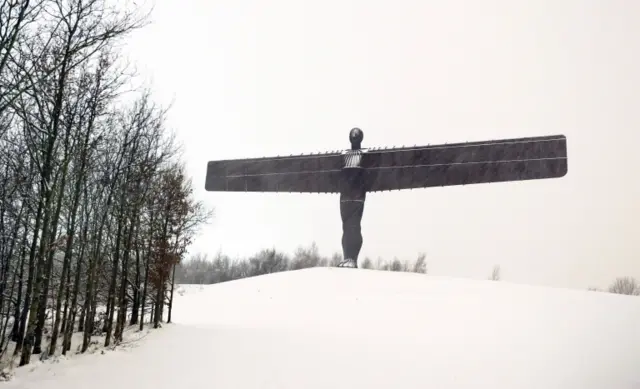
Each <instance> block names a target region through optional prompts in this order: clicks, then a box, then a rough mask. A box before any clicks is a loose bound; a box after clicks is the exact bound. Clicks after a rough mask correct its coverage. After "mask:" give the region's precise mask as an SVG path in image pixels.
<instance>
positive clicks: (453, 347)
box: [6, 268, 640, 389]
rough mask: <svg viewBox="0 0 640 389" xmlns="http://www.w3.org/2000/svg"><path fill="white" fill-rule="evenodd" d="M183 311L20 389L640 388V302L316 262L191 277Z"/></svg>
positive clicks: (20, 380) (23, 382)
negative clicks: (208, 279) (146, 335)
mask: <svg viewBox="0 0 640 389" xmlns="http://www.w3.org/2000/svg"><path fill="white" fill-rule="evenodd" d="M173 320H174V323H175V324H173V325H169V326H165V327H164V329H163V330H161V331H157V332H155V333H154V334H153V335H152V336H151V337H150V339H148V341H146V342H144V344H141V345H140V346H139V347H137V348H133V349H130V350H127V351H126V352H114V353H108V354H107V355H105V356H90V357H87V358H78V360H79V361H81V362H77V363H76V362H75V361H74V364H73V365H72V366H64V365H67V364H68V363H63V364H59V365H52V366H50V367H48V368H47V369H46V370H45V371H43V372H38V374H35V373H33V374H31V375H26V374H22V375H20V376H19V377H17V378H16V379H15V380H14V381H13V382H10V383H8V384H6V386H13V387H25V388H27V387H33V388H40V387H42V388H44V387H46V388H58V387H59V388H60V389H63V388H64V389H73V388H88V387H94V388H109V389H112V388H120V389H125V388H138V389H139V388H154V389H163V388H173V389H175V388H176V387H180V388H211V389H217V388H221V389H230V388H239V389H249V388H295V389H301V388H306V389H309V388H351V389H352V388H420V389H423V388H493V389H500V388H505V389H506V388H509V389H514V388H518V389H525V388H545V389H553V388H562V389H571V388H575V389H589V388H602V389H613V388H616V389H619V388H629V389H631V388H640V298H638V297H631V296H622V295H613V294H608V293H599V292H588V291H579V290H569V289H559V288H546V287H535V286H527V285H514V284H509V283H506V282H502V281H500V282H494V281H473V280H461V279H450V278H443V277H433V276H425V275H422V274H411V273H391V272H382V271H373V270H363V269H358V270H354V269H337V268H316V269H307V270H300V271H294V272H285V273H277V274H271V275H267V276H260V277H254V278H247V279H243V280H238V281H233V282H228V283H223V284H217V285H211V286H194V285H185V286H181V287H179V290H178V293H177V294H176V302H175V308H174V313H173ZM80 363H81V364H82V366H81V367H80V365H79V364H80ZM45 380H46V382H45ZM45 385H46V386H45Z"/></svg>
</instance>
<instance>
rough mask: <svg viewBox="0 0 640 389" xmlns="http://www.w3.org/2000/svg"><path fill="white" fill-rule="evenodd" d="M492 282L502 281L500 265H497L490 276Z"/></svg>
mask: <svg viewBox="0 0 640 389" xmlns="http://www.w3.org/2000/svg"><path fill="white" fill-rule="evenodd" d="M489 280H491V281H500V265H495V266H494V267H493V270H492V271H491V275H490V276H489Z"/></svg>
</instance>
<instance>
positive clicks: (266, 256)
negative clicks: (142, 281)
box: [175, 244, 640, 296]
mask: <svg viewBox="0 0 640 389" xmlns="http://www.w3.org/2000/svg"><path fill="white" fill-rule="evenodd" d="M426 258H427V257H426V255H425V254H424V253H421V254H419V255H418V257H417V258H416V259H414V260H400V259H398V258H394V259H393V260H391V261H388V260H384V259H382V258H378V259H376V260H375V261H373V260H371V258H368V257H365V258H362V259H360V260H359V261H358V267H360V268H364V269H375V270H386V271H396V272H411V273H422V274H426V273H427V260H426ZM341 261H342V255H341V254H340V253H335V254H333V255H332V256H331V257H327V256H323V255H320V253H319V251H318V247H317V246H316V245H315V244H311V245H310V246H309V247H300V248H298V249H297V250H296V251H295V252H294V254H293V255H288V254H286V253H284V252H281V251H278V250H276V249H265V250H262V251H260V252H258V253H256V254H254V255H252V256H250V257H248V258H231V257H229V256H227V255H224V254H222V253H218V254H217V255H216V256H215V257H213V258H210V257H208V256H207V255H206V254H196V255H194V256H192V257H190V258H189V259H186V260H184V261H183V262H181V263H180V264H178V265H177V266H176V272H175V282H176V283H177V284H203V285H207V284H217V283H219V282H226V281H233V280H238V279H241V278H246V277H254V276H260V275H264V274H269V273H277V272H282V271H288V270H299V269H307V268H312V267H335V266H338V264H339V263H340V262H341ZM487 279H489V280H492V281H500V280H501V279H502V276H501V269H500V265H495V266H494V267H493V269H492V271H491V273H490V275H489V277H487ZM588 290H590V291H597V292H609V293H616V294H626V295H632V296H640V282H639V281H638V280H637V279H635V278H633V277H618V278H616V279H615V280H614V281H613V282H612V283H611V284H610V285H609V287H607V288H606V289H600V288H595V287H590V288H588Z"/></svg>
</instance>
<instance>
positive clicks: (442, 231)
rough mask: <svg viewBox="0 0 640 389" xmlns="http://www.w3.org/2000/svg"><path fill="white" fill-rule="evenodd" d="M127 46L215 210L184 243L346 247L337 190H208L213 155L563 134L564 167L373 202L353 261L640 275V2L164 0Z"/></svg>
mask: <svg viewBox="0 0 640 389" xmlns="http://www.w3.org/2000/svg"><path fill="white" fill-rule="evenodd" d="M152 19H153V22H154V23H153V24H152V25H151V26H149V27H147V28H146V29H144V30H143V31H139V32H137V33H136V34H135V35H134V38H133V39H132V40H131V42H130V45H129V46H128V49H127V50H128V51H129V52H130V58H131V59H132V60H133V61H134V63H136V64H137V66H138V68H139V70H140V73H141V74H142V75H143V76H144V77H146V78H147V79H149V80H151V81H152V82H153V85H154V91H155V95H156V97H157V99H158V100H159V101H161V102H163V103H167V104H168V103H169V102H171V101H173V103H174V106H173V108H172V110H171V111H170V115H169V121H170V125H171V127H173V128H175V130H176V131H177V133H178V135H179V138H180V140H181V141H182V142H183V143H184V146H185V151H186V155H187V162H188V169H189V173H190V174H192V176H193V181H194V185H195V187H196V195H197V197H198V199H201V200H202V201H204V202H205V203H206V204H207V205H208V206H210V207H213V208H215V213H216V214H215V218H214V219H213V220H212V223H211V225H210V226H208V227H206V228H204V229H203V230H202V232H201V234H200V236H199V237H198V239H197V240H196V241H195V244H194V246H193V247H192V252H203V253H204V252H206V253H210V254H211V255H215V253H216V252H217V251H219V250H222V251H223V252H224V253H226V254H229V255H231V256H236V255H240V256H246V255H250V254H253V253H255V252H257V251H258V250H260V249H262V248H270V247H276V248H278V249H280V250H284V251H287V252H293V251H294V250H295V248H296V247H298V246H299V245H308V244H310V243H311V242H313V241H315V242H316V243H317V245H318V246H319V248H320V251H321V252H322V253H323V254H326V255H331V254H332V253H333V252H335V251H340V250H341V246H340V239H341V221H340V215H339V208H338V205H339V202H338V196H337V195H313V194H259V193H256V194H244V193H213V192H205V191H204V179H205V171H206V165H207V161H209V160H213V159H226V158H244V157H257V156H271V155H278V154H280V155H284V154H287V155H288V154H296V153H307V152H317V151H326V150H336V149H343V148H348V146H349V142H348V132H349V130H350V129H351V128H352V127H354V126H357V127H360V128H362V129H363V131H364V142H363V147H373V146H402V145H414V144H418V145H422V144H434V143H444V142H459V141H476V140H487V139H497V138H513V137H522V136H538V135H553V134H564V135H566V136H567V138H568V154H569V173H568V175H567V176H565V177H563V178H560V179H552V180H544V181H530V182H521V183H501V184H489V185H477V186H465V187H451V188H433V189H422V190H413V191H403V192H391V193H382V194H370V195H369V196H368V198H367V203H366V207H365V214H364V218H363V221H362V227H363V235H364V245H363V248H362V252H361V258H364V257H365V256H369V257H371V258H373V259H376V258H377V257H379V256H381V257H383V258H386V259H392V258H393V257H394V256H397V257H398V258H400V259H413V258H415V257H416V256H417V255H418V253H420V252H425V253H427V260H428V264H429V271H430V273H431V274H434V275H448V276H456V277H471V278H486V277H487V276H488V275H489V274H490V272H491V268H492V267H493V266H494V265H495V264H499V265H501V267H502V274H503V278H504V280H506V281H513V282H519V283H531V284H542V285H554V286H560V287H575V288H586V287H588V286H599V287H606V286H607V285H608V284H609V283H610V282H611V281H612V280H613V279H614V278H615V277H617V276H627V275H628V276H635V277H637V278H640V250H639V248H640V226H639V225H638V220H637V219H638V217H639V216H640V201H639V200H640V183H639V181H638V176H639V175H640V153H638V144H639V143H640V108H639V106H638V105H639V103H640V72H639V71H638V69H640V54H639V53H640V2H636V1H630V0H553V1H552V0H530V1H514V0H494V1H487V0H465V1H463V0H447V1H442V0H415V1H408V0H394V1H391V0H388V1H376V0H358V1H356V0H353V1H349V0H323V1H306V0H305V1H303V0H269V1H267V0H263V1H250V0H225V1H218V0H182V1H171V0H156V7H155V10H154V13H153V17H152Z"/></svg>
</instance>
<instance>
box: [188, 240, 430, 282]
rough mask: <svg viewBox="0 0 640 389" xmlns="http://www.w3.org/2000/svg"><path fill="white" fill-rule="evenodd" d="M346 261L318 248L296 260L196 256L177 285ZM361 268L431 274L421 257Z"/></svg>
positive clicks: (263, 254) (302, 251) (365, 263)
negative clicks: (327, 254)
mask: <svg viewBox="0 0 640 389" xmlns="http://www.w3.org/2000/svg"><path fill="white" fill-rule="evenodd" d="M341 261H342V256H341V255H340V254H339V253H335V254H333V255H332V256H331V257H325V256H322V255H321V254H320V253H319V251H318V247H317V246H316V245H315V244H312V245H311V246H310V247H300V248H298V249H297V250H296V251H295V253H294V254H293V255H292V256H289V255H287V254H285V253H282V252H279V251H277V250H275V249H267V250H262V251H260V252H259V253H257V254H255V255H252V256H251V257H249V258H242V259H231V258H230V257H228V256H226V255H223V254H221V253H218V254H217V255H216V256H215V257H214V258H207V256H206V255H202V254H196V255H194V256H193V257H191V258H190V259H189V260H186V261H184V262H181V263H180V264H179V265H178V266H177V267H176V277H175V279H176V282H177V283H180V284H216V283H219V282H225V281H233V280H237V279H241V278H246V277H254V276H259V275H264V274H269V273H277V272H282V271H288V270H299V269H306V268H312V267H327V266H338V264H339V263H340V262H341ZM359 267H361V268H365V269H377V270H387V271H401V272H414V273H427V262H426V255H425V254H420V255H419V256H418V258H417V259H416V260H415V261H401V260H399V259H397V258H395V259H393V260H392V261H390V262H389V261H384V260H383V259H382V258H379V259H378V260H377V261H375V262H374V261H372V260H371V259H370V258H364V259H363V260H362V261H361V262H360V263H359Z"/></svg>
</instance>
